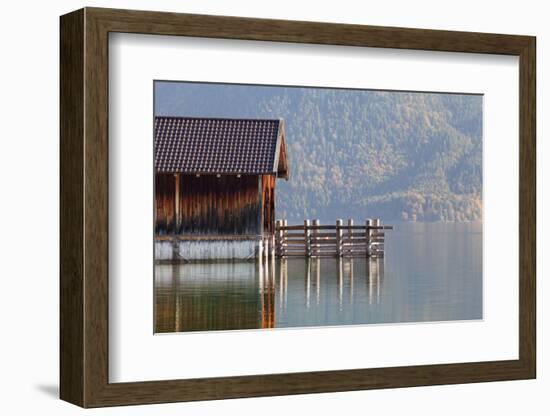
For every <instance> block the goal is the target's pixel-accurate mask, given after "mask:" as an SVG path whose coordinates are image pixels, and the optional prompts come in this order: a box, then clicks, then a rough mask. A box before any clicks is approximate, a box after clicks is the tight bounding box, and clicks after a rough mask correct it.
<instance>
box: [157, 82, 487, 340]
mask: <svg viewBox="0 0 550 416" xmlns="http://www.w3.org/2000/svg"><path fill="white" fill-rule="evenodd" d="M153 89H154V109H153V115H152V116H153V117H154V132H153V134H152V135H153V137H152V142H153V143H152V145H153V146H154V167H152V174H153V175H154V198H155V200H154V201H153V202H152V203H153V204H154V216H155V218H154V236H153V238H154V271H153V276H154V333H178V332H179V333H181V332H190V331H220V330H221V331H228V330H260V329H276V328H308V327H320V326H333V327H337V326H344V325H372V324H386V325H388V324H403V323H425V322H449V321H467V320H482V319H483V270H482V265H483V250H482V249H483V245H482V236H483V198H482V194H483V192H482V191H483V174H482V173H483V163H482V159H483V157H482V156H483V95H482V94H472V93H468V92H460V93H457V92H449V93H441V92H425V91H392V90H368V89H348V88H329V87H311V86H294V85H292V86H289V85H252V84H229V83H207V82H187V81H174V80H156V81H154V83H153Z"/></svg>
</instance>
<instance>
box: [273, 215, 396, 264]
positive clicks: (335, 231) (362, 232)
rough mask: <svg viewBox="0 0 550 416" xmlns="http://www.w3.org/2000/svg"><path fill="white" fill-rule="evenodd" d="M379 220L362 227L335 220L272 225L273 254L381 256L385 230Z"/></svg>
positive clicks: (281, 222)
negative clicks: (273, 235) (324, 223)
mask: <svg viewBox="0 0 550 416" xmlns="http://www.w3.org/2000/svg"><path fill="white" fill-rule="evenodd" d="M392 229H393V227H392V226H390V225H382V223H381V221H380V219H367V220H366V221H365V223H364V224H362V225H354V223H353V220H352V219H349V220H348V221H347V223H346V224H344V222H343V221H342V220H340V219H339V220H336V224H335V225H321V223H320V221H319V220H312V221H310V220H305V221H304V224H303V225H288V223H287V221H286V220H277V221H276V223H275V254H276V256H278V257H292V256H294V257H357V256H366V257H382V256H384V242H385V233H384V230H392Z"/></svg>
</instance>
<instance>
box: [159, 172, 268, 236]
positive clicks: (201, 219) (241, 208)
mask: <svg viewBox="0 0 550 416" xmlns="http://www.w3.org/2000/svg"><path fill="white" fill-rule="evenodd" d="M178 182H179V190H178V192H176V185H177V183H178ZM273 182H274V181H273ZM261 185H262V180H261V179H260V178H259V177H258V176H256V175H243V176H241V177H240V178H238V177H237V176H236V175H222V176H221V177H219V178H218V177H216V175H201V176H200V177H196V176H195V175H183V174H180V176H179V180H178V179H177V178H176V176H175V175H174V174H157V175H156V178H155V196H156V210H155V213H156V219H155V232H156V234H157V235H174V234H175V235H258V234H260V233H261V231H262V230H261V225H260V224H261V221H260V220H259V219H261V218H262V209H261V203H262V193H263V192H262V193H260V191H261V189H262V186H261ZM268 188H269V186H267V188H266V189H268ZM268 193H269V195H272V194H273V192H272V191H269V192H268ZM176 194H178V195H179V198H178V201H177V202H178V203H176ZM269 198H272V196H270V197H269ZM176 211H177V215H176ZM264 215H265V213H264ZM269 218H273V213H270V214H269ZM264 223H265V221H264Z"/></svg>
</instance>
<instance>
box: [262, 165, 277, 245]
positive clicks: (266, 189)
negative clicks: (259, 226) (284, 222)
mask: <svg viewBox="0 0 550 416" xmlns="http://www.w3.org/2000/svg"><path fill="white" fill-rule="evenodd" d="M275 180H276V178H275V175H262V177H261V182H262V207H263V231H264V235H270V234H273V233H274V232H275Z"/></svg>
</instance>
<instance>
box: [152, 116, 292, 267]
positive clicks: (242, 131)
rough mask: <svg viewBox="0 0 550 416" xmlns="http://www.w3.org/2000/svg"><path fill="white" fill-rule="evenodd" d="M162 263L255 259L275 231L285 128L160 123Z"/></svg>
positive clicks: (214, 121) (191, 120)
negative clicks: (266, 239) (277, 185)
mask: <svg viewBox="0 0 550 416" xmlns="http://www.w3.org/2000/svg"><path fill="white" fill-rule="evenodd" d="M154 135H155V140H154V141H155V143H154V159H155V162H154V163H155V259H156V260H168V261H193V260H214V259H217V260H223V259H239V258H240V259H247V258H253V257H255V256H257V254H258V243H259V242H261V241H263V240H264V239H265V238H267V237H271V236H272V235H273V232H274V230H275V188H276V180H277V178H283V179H288V177H289V168H288V152H287V147H286V138H285V131H284V122H283V120H272V119H226V118H195V117H156V118H155V129H154Z"/></svg>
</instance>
